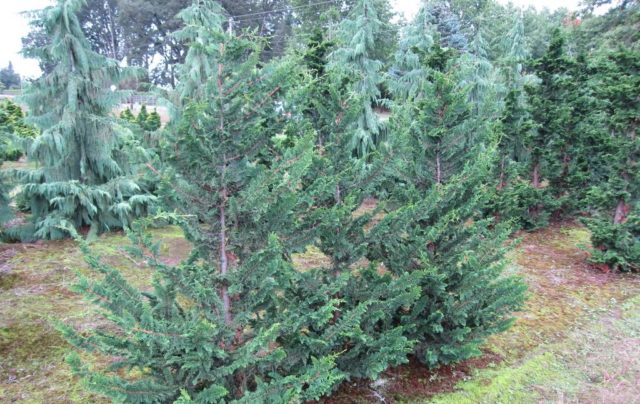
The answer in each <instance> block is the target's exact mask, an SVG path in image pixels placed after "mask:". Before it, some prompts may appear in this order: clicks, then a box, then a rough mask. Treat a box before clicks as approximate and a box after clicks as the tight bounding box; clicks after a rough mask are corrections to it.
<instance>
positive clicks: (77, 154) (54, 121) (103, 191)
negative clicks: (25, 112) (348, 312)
mask: <svg viewBox="0 0 640 404" xmlns="http://www.w3.org/2000/svg"><path fill="white" fill-rule="evenodd" d="M83 5H84V1H82V0H59V1H58V2H57V4H56V5H55V6H53V7H50V8H48V9H46V10H45V11H44V12H43V13H42V14H41V15H42V16H43V18H44V20H43V25H44V26H45V28H46V30H47V32H48V34H49V36H50V37H51V41H50V44H48V45H46V46H45V47H43V48H40V49H32V50H30V52H31V54H38V55H42V57H43V58H46V60H48V61H50V62H51V63H52V70H51V72H50V73H48V74H45V75H44V76H42V77H41V78H40V79H38V80H35V81H33V82H32V83H31V84H30V85H28V86H27V87H26V89H25V91H24V95H23V97H22V99H23V101H24V102H25V103H26V104H27V105H28V107H29V111H30V114H31V115H30V121H31V122H33V123H34V124H35V125H36V126H37V127H38V128H39V129H41V130H42V135H41V136H39V137H38V138H36V139H35V140H34V142H33V144H32V145H31V147H30V149H29V153H28V154H29V158H30V159H32V160H35V161H38V162H39V168H38V169H36V170H32V171H27V172H25V173H24V174H23V177H24V193H25V196H26V198H27V200H29V201H30V206H31V212H32V214H33V221H34V224H35V229H34V231H35V236H36V237H38V238H49V239H56V238H61V237H65V236H66V235H68V231H67V230H65V229H69V228H81V227H83V226H89V227H90V234H96V233H98V232H102V231H105V230H109V229H113V228H119V227H123V226H126V225H128V224H129V223H130V221H131V219H132V218H133V217H136V216H139V215H142V214H144V213H145V212H146V210H147V208H148V206H149V204H150V203H152V202H153V199H154V198H153V197H152V196H150V195H148V194H146V193H145V191H144V190H143V189H141V188H140V186H139V185H138V184H137V183H136V180H135V175H134V171H135V166H134V164H133V162H132V160H131V159H130V157H129V153H128V149H131V148H132V145H127V144H126V143H127V142H128V140H129V139H130V134H129V133H128V132H126V131H123V130H122V129H121V128H119V127H117V126H116V125H114V123H113V121H112V120H111V119H110V117H109V116H110V114H111V111H112V110H113V108H114V107H115V106H116V105H118V103H119V102H120V100H121V98H122V94H120V93H119V92H118V91H111V90H110V87H111V86H112V85H114V84H117V83H118V82H119V81H120V80H121V79H124V78H126V77H128V76H131V74H132V73H131V72H130V71H128V70H126V69H122V68H120V67H119V66H118V64H117V62H116V61H114V60H110V59H107V58H105V57H103V56H100V55H98V54H97V53H95V52H93V51H91V48H90V46H89V43H88V42H87V40H86V38H85V37H84V34H83V32H82V29H81V27H80V23H79V21H78V17H77V13H78V12H79V10H80V8H81V7H82V6H83Z"/></svg>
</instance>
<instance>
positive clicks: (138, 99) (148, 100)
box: [0, 89, 158, 106]
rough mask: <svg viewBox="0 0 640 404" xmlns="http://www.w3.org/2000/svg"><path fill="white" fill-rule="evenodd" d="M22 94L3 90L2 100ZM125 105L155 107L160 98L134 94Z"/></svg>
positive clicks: (0, 94) (0, 93)
mask: <svg viewBox="0 0 640 404" xmlns="http://www.w3.org/2000/svg"><path fill="white" fill-rule="evenodd" d="M20 94H21V90H20V89H16V90H2V91H0V99H1V98H14V97H17V96H19V95H20ZM122 103H123V104H131V105H132V106H133V105H136V104H138V105H149V106H154V105H156V104H157V103H158V97H157V96H155V95H153V94H151V93H133V94H132V95H131V96H129V97H127V98H125V99H124V100H122Z"/></svg>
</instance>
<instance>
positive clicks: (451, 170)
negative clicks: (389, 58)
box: [368, 14, 524, 366]
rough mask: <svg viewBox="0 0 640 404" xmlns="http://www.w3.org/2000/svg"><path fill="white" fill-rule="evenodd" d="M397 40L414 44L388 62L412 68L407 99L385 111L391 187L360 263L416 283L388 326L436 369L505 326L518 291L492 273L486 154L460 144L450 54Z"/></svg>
mask: <svg viewBox="0 0 640 404" xmlns="http://www.w3.org/2000/svg"><path fill="white" fill-rule="evenodd" d="M418 15H419V16H420V14H418ZM414 24H417V26H416V27H414V29H409V30H408V32H415V33H416V34H418V35H423V32H422V31H421V29H419V27H420V26H421V24H422V23H421V20H420V18H418V19H417V20H416V22H415V23H414ZM425 38H426V37H425ZM427 40H428V38H427ZM406 41H407V42H413V43H414V44H415V45H414V46H412V47H411V48H405V49H408V50H409V51H410V52H411V54H409V55H403V56H399V57H398V58H397V59H398V60H410V61H413V64H414V69H413V70H407V71H405V75H406V76H408V77H407V78H406V79H405V80H402V79H401V80H400V82H401V83H403V84H405V85H401V86H399V87H398V90H399V91H400V94H401V95H407V94H408V95H409V97H407V98H406V99H403V98H401V97H398V98H397V99H398V103H397V105H395V108H396V115H397V116H398V117H399V118H398V119H397V121H396V122H395V123H394V126H393V128H394V137H393V139H394V144H393V145H392V150H393V151H394V153H396V154H397V157H396V158H395V159H394V161H393V164H391V165H390V170H391V174H390V175H392V176H393V177H394V178H395V183H396V184H397V186H396V187H395V189H393V191H392V194H391V197H390V200H389V202H388V206H389V212H388V213H387V215H386V216H385V217H384V218H383V219H382V221H381V222H380V223H379V224H378V225H376V226H375V227H374V228H373V229H372V230H371V235H370V240H371V241H370V243H369V245H368V257H369V258H370V259H371V260H381V261H382V262H384V265H385V268H386V269H387V270H388V271H389V272H390V273H391V274H392V276H406V275H407V274H412V275H414V276H416V277H417V278H418V282H419V287H420V290H421V293H420V298H419V299H418V301H417V302H416V303H415V304H413V305H411V306H409V307H408V308H407V309H406V310H400V311H398V312H396V318H397V320H396V321H398V322H399V323H400V324H403V325H405V326H407V327H408V328H409V329H410V332H409V333H408V334H407V337H409V338H410V339H413V340H415V341H416V342H417V343H416V345H415V347H414V352H415V354H416V356H417V357H418V359H419V360H421V361H422V362H424V363H426V364H428V365H430V366H436V365H438V364H442V363H450V362H455V361H458V360H462V359H465V358H468V357H470V356H473V355H477V354H479V351H478V346H479V344H480V343H481V342H482V341H483V340H484V339H485V338H486V337H487V336H488V335H491V334H492V333H495V332H499V331H502V330H504V329H505V328H506V327H508V325H509V324H510V321H511V320H510V319H509V316H510V314H509V313H510V312H511V311H512V310H514V309H517V308H518V307H520V306H521V304H522V302H523V292H524V285H523V284H522V282H521V281H520V280H518V279H516V278H510V277H504V276H503V275H502V271H503V269H504V266H505V258H504V254H505V250H506V248H505V244H504V243H505V240H506V239H507V237H508V235H509V229H508V228H506V227H505V226H504V225H495V224H494V223H492V220H491V219H487V218H483V213H482V212H483V210H484V209H486V207H487V204H488V203H489V202H490V196H491V195H492V192H490V191H489V189H488V188H489V187H490V186H491V183H490V180H489V173H490V170H491V165H492V164H493V163H494V153H495V151H494V148H493V147H492V146H490V145H487V146H486V147H482V146H481V145H478V146H480V147H471V146H470V145H469V143H468V141H469V139H470V138H472V137H473V136H472V135H470V134H469V133H468V132H467V131H466V130H464V129H465V127H466V125H468V124H469V121H473V115H472V114H471V111H472V106H471V105H470V103H469V98H468V88H465V87H461V86H460V85H458V84H459V83H458V82H457V81H456V79H457V77H456V75H454V74H452V70H454V69H455V66H456V62H457V55H456V51H455V50H452V49H443V48H442V47H441V46H440V41H439V40H438V39H437V37H436V40H435V41H433V42H434V44H433V45H432V46H431V47H428V46H427V45H428V44H426V43H425V44H423V45H422V46H418V45H419V41H418V39H417V38H414V39H411V40H410V39H408V38H407V39H406ZM407 84H409V85H407ZM409 122H413V123H412V124H410V126H409V124H408V123H409ZM407 126H408V128H407V129H405V127H407ZM482 138H483V139H485V140H487V139H489V137H482ZM483 149H486V150H483Z"/></svg>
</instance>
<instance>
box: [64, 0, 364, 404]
mask: <svg viewBox="0 0 640 404" xmlns="http://www.w3.org/2000/svg"><path fill="white" fill-rule="evenodd" d="M181 17H182V18H183V20H184V21H185V27H184V29H183V30H182V31H180V32H179V33H178V34H177V36H178V38H180V40H183V41H185V42H186V43H188V44H189V46H190V48H189V51H188V54H187V57H186V62H185V65H184V66H182V69H181V72H182V73H181V77H180V83H181V86H180V88H179V91H180V102H181V109H182V111H181V112H182V114H181V116H180V118H179V119H178V120H177V121H176V122H175V123H174V124H172V125H171V127H170V128H168V130H167V134H168V136H169V145H168V146H169V147H167V150H166V155H165V156H166V158H167V160H168V161H169V163H170V164H171V165H172V170H173V172H174V175H170V173H168V174H166V176H167V177H168V178H170V184H167V187H169V186H170V187H171V188H172V189H173V196H172V197H173V198H175V199H176V200H177V201H178V202H179V203H178V204H176V208H177V210H178V212H179V213H182V214H183V215H184V216H183V217H184V219H183V220H184V227H185V230H186V235H187V237H188V238H189V239H190V240H191V241H192V242H193V244H194V252H193V254H192V256H191V257H190V258H189V259H188V260H186V261H185V262H183V263H182V264H181V265H179V266H177V267H170V266H167V265H163V264H162V262H161V261H159V260H158V259H157V258H156V257H155V256H154V257H151V258H150V259H149V263H150V264H151V265H152V266H153V267H154V268H155V270H156V273H157V275H156V277H155V280H154V284H153V286H154V290H153V291H152V292H148V291H145V292H141V291H139V290H137V289H135V288H132V287H131V286H130V285H128V284H127V283H126V282H125V281H124V280H123V279H122V277H121V276H120V275H119V273H118V271H116V270H113V269H111V268H109V267H108V266H105V265H103V264H101V263H100V262H99V261H98V260H95V259H91V260H90V263H91V264H92V266H93V267H94V268H96V269H97V270H99V271H100V272H101V273H102V274H104V278H103V279H99V280H97V281H89V280H83V282H82V283H81V284H80V289H81V291H83V292H84V293H85V294H86V295H87V296H90V297H92V298H95V299H97V300H98V301H99V302H100V303H101V305H102V307H103V308H104V309H105V310H106V311H107V312H108V313H109V318H112V319H113V320H114V322H115V325H116V326H117V327H118V329H119V331H116V332H115V333H112V334H105V333H95V334H92V335H90V336H80V335H78V334H77V333H76V332H74V331H73V330H71V329H69V328H65V332H66V334H67V336H68V337H69V338H70V339H71V340H72V341H73V342H74V343H75V344H76V345H77V346H78V347H79V348H81V349H86V350H97V351H98V352H102V353H104V354H107V355H111V356H115V357H117V358H118V360H117V362H116V364H115V365H114V366H113V367H111V368H110V369H107V374H106V375H105V374H100V373H95V372H91V371H89V370H88V369H86V368H85V367H83V365H82V364H81V363H80V362H79V360H78V359H77V358H72V360H71V361H72V364H73V365H74V368H75V369H76V371H77V372H79V373H80V374H81V375H83V376H84V377H85V378H86V380H88V381H89V384H90V386H92V388H93V389H95V390H97V391H98V392H101V393H103V394H106V395H108V396H110V397H112V398H113V399H115V400H118V401H137V402H139V401H142V402H173V401H174V400H177V399H179V398H180V400H181V401H182V402H188V401H190V400H193V401H195V402H219V401H233V400H234V399H237V400H239V401H243V402H278V401H284V402H289V401H304V400H309V399H317V398H319V397H320V396H321V395H323V394H325V393H327V392H329V391H330V390H331V388H332V387H333V386H334V385H335V383H336V382H337V381H339V380H341V379H342V378H343V377H345V373H344V372H343V371H340V370H338V369H335V359H336V357H337V356H338V355H339V354H340V353H341V352H342V350H344V349H345V346H344V345H342V346H338V345H337V344H336V345H334V344H335V341H336V340H338V341H343V339H344V338H347V337H348V336H349V335H352V334H353V333H355V332H356V331H357V326H358V324H359V323H358V322H357V317H358V316H360V317H362V314H361V312H362V310H363V308H366V306H362V307H359V309H358V310H359V311H358V312H355V313H353V315H350V316H347V315H345V316H344V317H343V318H342V319H340V321H335V319H334V313H336V312H337V311H338V310H339V308H338V306H339V305H340V304H341V301H340V299H339V298H338V297H336V291H335V288H336V287H339V286H340V285H341V283H340V282H335V283H334V284H333V285H325V284H323V283H322V282H321V281H320V280H317V281H316V280H315V278H313V277H312V276H310V275H307V274H305V273H303V272H298V271H296V270H295V269H294V267H293V265H292V263H291V261H290V260H289V259H288V257H290V256H291V254H292V253H293V252H295V251H296V250H300V249H304V247H305V246H306V243H307V241H306V237H304V234H301V233H299V232H297V228H298V226H299V225H300V216H299V213H300V210H301V208H300V206H301V205H305V204H306V203H308V199H307V198H305V197H304V195H302V194H301V189H302V188H303V180H304V179H305V178H306V177H309V176H310V174H309V173H308V170H309V167H310V165H311V164H312V160H313V157H314V155H313V147H314V139H313V138H312V137H310V136H300V137H298V138H295V139H287V141H286V142H284V141H283V136H282V134H281V133H279V132H277V131H276V130H275V129H276V128H278V129H279V128H280V126H279V125H278V121H279V120H282V119H283V117H282V115H281V114H280V113H279V112H278V108H277V107H278V104H279V103H277V102H276V101H277V100H276V98H275V97H277V93H278V92H279V91H280V88H281V86H283V85H286V83H287V79H288V77H289V74H290V69H288V66H279V65H267V66H260V65H261V62H260V48H259V46H258V45H257V43H256V42H255V41H253V40H252V39H251V36H250V35H249V34H247V33H244V34H243V35H242V36H234V35H233V34H231V33H228V32H225V31H224V30H223V29H222V21H223V16H222V10H221V7H220V6H219V5H218V3H215V2H213V1H210V0H198V1H196V2H194V5H193V6H192V7H189V8H188V9H186V10H185V11H184V12H182V13H181ZM302 210H304V209H302ZM135 240H136V241H137V242H138V243H140V244H142V246H144V247H146V249H145V250H147V251H155V252H156V253H157V247H156V248H155V249H154V248H153V246H152V243H151V242H150V241H149V239H148V238H145V237H142V238H140V237H138V238H135ZM301 285H305V287H302V286H301ZM323 351H324V352H326V354H323V355H316V356H314V354H315V353H322V352H323ZM122 368H129V369H131V368H133V369H137V370H139V371H140V375H139V376H138V377H126V374H125V376H124V377H123V376H122V374H117V373H116V371H117V370H118V369H122Z"/></svg>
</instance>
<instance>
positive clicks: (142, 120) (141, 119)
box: [136, 104, 149, 128]
mask: <svg viewBox="0 0 640 404" xmlns="http://www.w3.org/2000/svg"><path fill="white" fill-rule="evenodd" d="M148 118H149V112H147V106H146V105H144V104H143V105H142V106H141V107H140V112H139V113H138V116H137V117H136V121H137V123H138V125H140V127H141V128H144V125H145V124H146V123H147V119H148Z"/></svg>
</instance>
